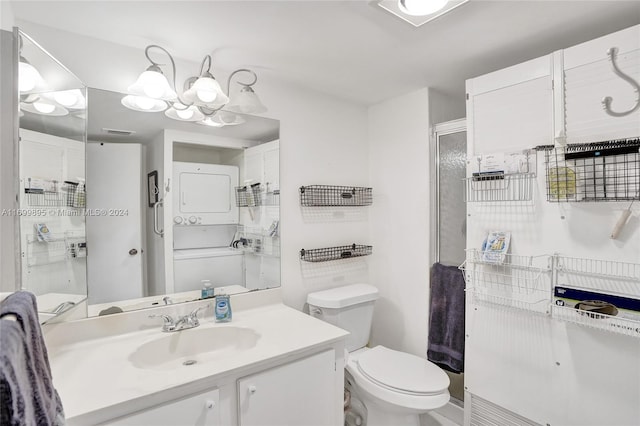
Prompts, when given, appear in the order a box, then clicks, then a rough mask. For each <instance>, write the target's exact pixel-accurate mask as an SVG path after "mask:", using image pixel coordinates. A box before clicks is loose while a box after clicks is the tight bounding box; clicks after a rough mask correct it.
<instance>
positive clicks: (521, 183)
mask: <svg viewBox="0 0 640 426" xmlns="http://www.w3.org/2000/svg"><path fill="white" fill-rule="evenodd" d="M535 178H536V174H535V173H514V174H506V175H502V174H501V175H488V176H482V175H480V176H472V177H468V178H465V179H464V184H465V191H464V195H465V198H464V201H465V202H467V203H477V202H495V201H530V200H532V199H533V192H534V187H535V185H534V183H535Z"/></svg>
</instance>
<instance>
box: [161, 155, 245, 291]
mask: <svg viewBox="0 0 640 426" xmlns="http://www.w3.org/2000/svg"><path fill="white" fill-rule="evenodd" d="M173 178H174V182H175V183H174V188H175V189H174V191H173V215H174V217H173V222H174V232H173V249H174V250H173V264H174V291H175V292H176V293H178V292H184V291H192V290H199V289H201V288H202V281H203V280H209V281H210V282H211V284H212V285H213V287H220V286H224V287H229V286H242V287H244V284H245V277H244V274H245V273H244V256H243V253H242V252H241V251H239V250H234V249H233V248H231V247H230V243H231V241H232V240H233V237H234V235H235V232H236V230H237V227H238V221H239V212H238V207H237V206H236V203H235V187H236V186H238V182H239V170H238V167H237V166H229V165H220V164H204V163H188V162H177V161H176V162H174V163H173Z"/></svg>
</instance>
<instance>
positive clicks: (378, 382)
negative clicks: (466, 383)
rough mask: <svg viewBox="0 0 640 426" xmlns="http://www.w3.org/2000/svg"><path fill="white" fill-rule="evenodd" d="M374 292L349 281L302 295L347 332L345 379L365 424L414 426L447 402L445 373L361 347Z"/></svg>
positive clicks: (405, 356)
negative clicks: (358, 402) (363, 410)
mask: <svg viewBox="0 0 640 426" xmlns="http://www.w3.org/2000/svg"><path fill="white" fill-rule="evenodd" d="M377 297H378V290H377V289H376V288H375V287H373V286H370V285H367V284H354V285H350V286H345V287H338V288H335V289H331V290H324V291H320V292H315V293H310V294H309V295H308V296H307V303H308V304H309V313H310V314H311V315H312V316H314V317H316V318H319V319H322V320H324V321H327V322H329V323H331V324H334V325H336V326H338V327H341V328H343V329H345V330H347V331H349V332H350V333H351V335H350V336H349V337H348V338H347V341H346V345H345V346H346V351H347V355H346V360H347V361H346V367H345V369H346V371H345V377H346V380H347V381H348V382H349V383H350V384H351V387H352V389H353V390H354V391H355V393H356V394H357V397H358V398H359V399H360V400H361V401H362V403H363V405H364V406H365V408H366V411H367V416H366V418H367V425H368V426H419V425H420V414H423V413H426V412H428V411H430V410H434V409H437V408H440V407H442V406H444V405H445V404H447V402H449V390H448V388H449V377H448V376H447V374H446V373H445V372H444V371H443V370H442V369H440V367H438V366H437V365H435V364H433V363H432V362H429V361H428V360H426V359H425V358H421V357H418V356H415V355H411V354H408V353H405V352H400V351H396V350H392V349H389V348H386V347H384V346H375V347H373V348H368V347H365V346H366V344H367V342H368V341H369V335H370V332H371V322H372V319H373V304H374V302H375V300H376V299H377Z"/></svg>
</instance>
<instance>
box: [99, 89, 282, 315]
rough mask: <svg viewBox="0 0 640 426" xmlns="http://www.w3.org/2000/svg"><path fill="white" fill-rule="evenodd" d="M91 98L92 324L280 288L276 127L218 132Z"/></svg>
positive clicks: (109, 98)
mask: <svg viewBox="0 0 640 426" xmlns="http://www.w3.org/2000/svg"><path fill="white" fill-rule="evenodd" d="M88 92H89V93H88V99H89V108H88V114H89V117H88V119H89V120H88V144H87V198H86V202H87V212H88V215H87V241H88V244H89V247H90V250H89V256H88V285H89V299H88V303H89V306H88V315H89V316H96V315H106V314H112V313H118V312H122V311H128V310H133V309H142V308H148V307H153V306H157V305H164V304H171V303H178V302H183V301H191V300H195V299H199V298H201V297H202V296H203V293H204V295H205V296H206V295H210V294H211V293H215V294H216V295H217V294H222V293H226V294H231V293H238V292H246V291H250V290H257V289H264V288H271V287H276V286H279V285H280V250H279V247H280V244H279V228H280V214H279V213H280V212H279V189H280V188H279V142H278V140H277V139H278V136H279V122H278V121H277V120H272V119H268V118H262V117H256V116H249V115H240V114H235V115H234V119H233V120H227V124H228V125H226V126H222V127H210V126H206V125H199V124H196V123H190V122H181V121H176V120H172V119H169V118H168V117H166V116H165V114H163V113H149V112H139V111H133V110H131V109H127V108H125V107H124V106H123V105H122V103H121V99H122V97H123V94H122V93H116V92H110V91H105V90H98V89H89V91H88ZM223 113H224V112H223ZM234 123H237V124H238V125H233V124H234ZM239 123H241V124H239Z"/></svg>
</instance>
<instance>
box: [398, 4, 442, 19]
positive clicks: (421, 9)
mask: <svg viewBox="0 0 640 426" xmlns="http://www.w3.org/2000/svg"><path fill="white" fill-rule="evenodd" d="M447 3H449V0H398V7H399V8H400V10H401V11H402V12H403V13H406V14H407V15H411V16H425V15H430V14H432V13H435V12H437V11H439V10H440V9H442V8H443V7H444V6H445V5H446V4H447Z"/></svg>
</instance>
